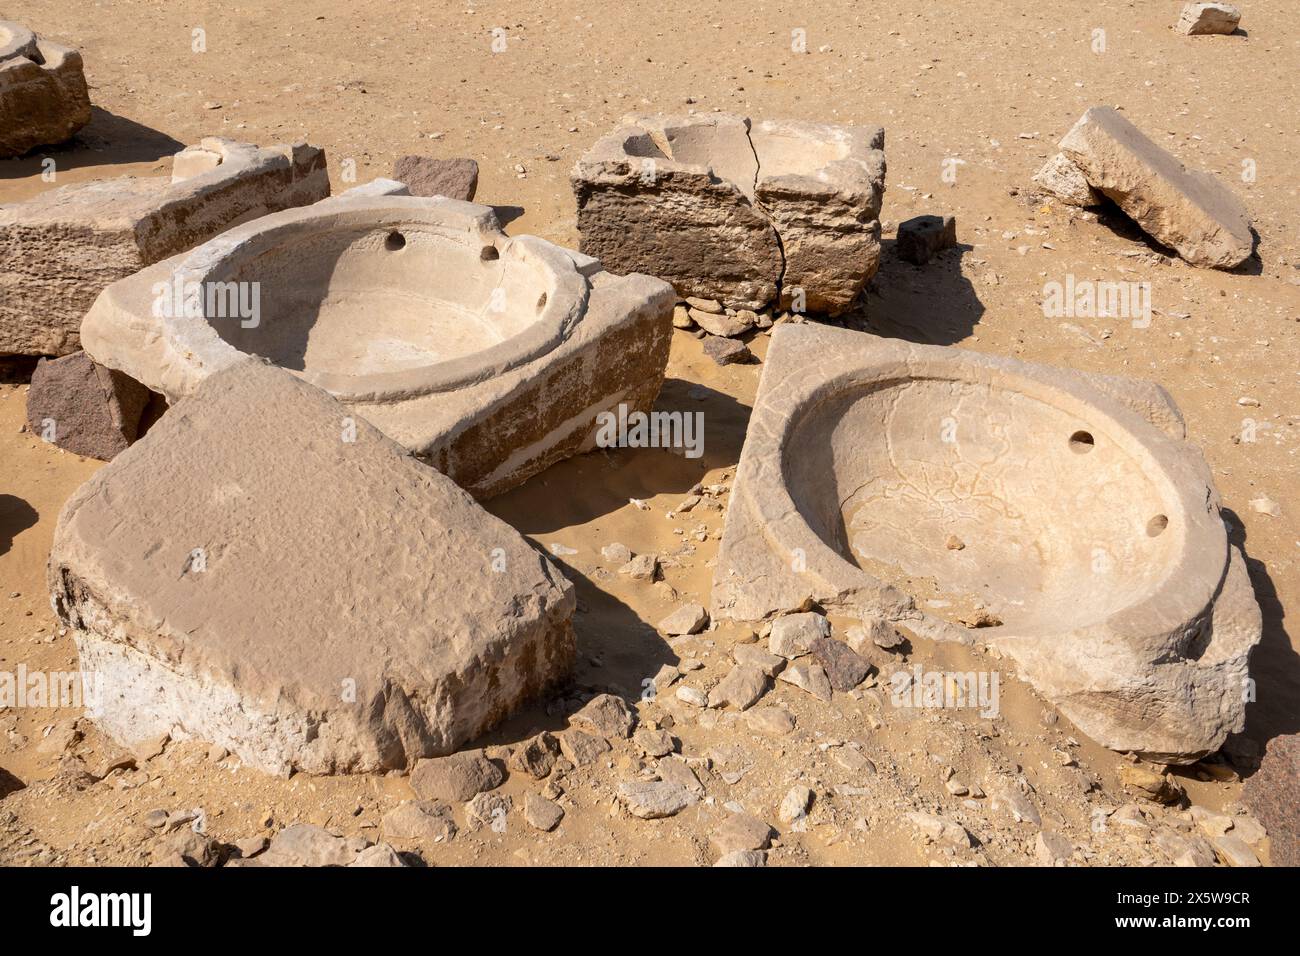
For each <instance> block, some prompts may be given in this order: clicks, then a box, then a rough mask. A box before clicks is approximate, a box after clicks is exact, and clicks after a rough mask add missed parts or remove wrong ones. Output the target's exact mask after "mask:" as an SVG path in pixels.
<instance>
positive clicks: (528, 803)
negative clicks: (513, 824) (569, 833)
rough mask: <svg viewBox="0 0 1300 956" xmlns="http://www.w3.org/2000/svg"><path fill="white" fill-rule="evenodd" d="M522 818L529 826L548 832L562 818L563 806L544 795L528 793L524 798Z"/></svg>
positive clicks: (557, 824)
mask: <svg viewBox="0 0 1300 956" xmlns="http://www.w3.org/2000/svg"><path fill="white" fill-rule="evenodd" d="M524 819H525V820H527V821H528V825H529V826H530V827H533V828H534V829H536V830H543V831H546V832H548V833H549V832H550V831H551V830H554V829H555V828H556V827H557V826H559V825H560V821H561V820H563V819H564V808H563V807H561V806H560V805H559V804H558V803H552V802H551V801H550V800H547V799H546V798H545V797H540V796H538V795H537V794H535V793H530V794H529V795H528V796H527V797H525V798H524Z"/></svg>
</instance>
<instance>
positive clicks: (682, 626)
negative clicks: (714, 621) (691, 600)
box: [659, 604, 709, 637]
mask: <svg viewBox="0 0 1300 956" xmlns="http://www.w3.org/2000/svg"><path fill="white" fill-rule="evenodd" d="M708 624H709V612H708V611H706V610H704V608H703V606H701V605H699V604H683V605H682V606H681V607H679V608H678V609H677V610H675V611H673V613H672V614H669V615H668V616H667V617H666V618H664V619H663V620H662V621H660V622H659V630H661V631H663V632H664V633H665V634H667V635H668V636H669V637H680V636H683V635H686V634H698V633H699V632H700V631H702V630H704V628H706V627H707V626H708Z"/></svg>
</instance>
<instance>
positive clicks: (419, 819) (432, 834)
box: [379, 800, 456, 843]
mask: <svg viewBox="0 0 1300 956" xmlns="http://www.w3.org/2000/svg"><path fill="white" fill-rule="evenodd" d="M379 825H380V827H381V828H382V829H383V831H384V836H386V837H387V838H388V839H390V840H418V841H420V842H422V843H444V842H446V841H447V840H450V839H452V838H453V837H454V836H455V835H456V821H455V818H454V817H453V816H452V813H451V807H449V806H447V805H446V804H438V803H432V802H430V801H428V800H407V801H405V802H403V803H400V804H398V805H397V806H396V807H394V808H393V809H392V810H389V811H388V812H387V813H385V814H384V816H383V819H382V820H380V821H379Z"/></svg>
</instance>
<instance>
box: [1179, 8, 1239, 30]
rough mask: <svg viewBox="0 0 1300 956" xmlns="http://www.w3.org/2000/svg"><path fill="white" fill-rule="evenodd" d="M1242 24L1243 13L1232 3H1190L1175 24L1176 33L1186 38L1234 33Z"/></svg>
mask: <svg viewBox="0 0 1300 956" xmlns="http://www.w3.org/2000/svg"><path fill="white" fill-rule="evenodd" d="M1240 22H1241V11H1240V10H1239V9H1237V8H1236V7H1234V6H1233V5H1232V4H1230V3H1189V4H1187V5H1186V6H1184V7H1183V10H1182V13H1180V14H1179V16H1178V22H1177V23H1175V24H1174V32H1175V33H1181V34H1183V35H1184V36H1202V35H1205V34H1212V33H1221V34H1228V33H1233V32H1234V31H1235V30H1236V29H1237V24H1238V23H1240Z"/></svg>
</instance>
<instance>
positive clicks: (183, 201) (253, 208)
mask: <svg viewBox="0 0 1300 956" xmlns="http://www.w3.org/2000/svg"><path fill="white" fill-rule="evenodd" d="M204 154H208V155H207V156H205V155H204ZM213 155H215V156H216V157H217V159H219V162H215V163H213V161H212V160H211V158H210V157H211V156H213ZM178 163H179V169H180V171H181V172H182V173H183V172H186V171H192V172H195V173H196V175H193V176H191V177H189V178H184V179H179V180H177V179H176V178H175V177H173V178H172V179H171V180H168V179H164V178H153V179H140V178H132V177H123V178H120V179H106V180H96V181H94V182H88V183H78V184H75V185H72V186H63V187H61V188H58V189H53V190H50V191H49V192H46V193H42V194H41V195H40V196H38V197H36V198H35V199H33V200H31V201H29V202H24V203H10V204H5V205H0V354H6V353H8V354H20V355H66V354H68V353H70V352H75V351H76V350H77V349H78V348H79V347H80V334H79V329H80V326H81V319H82V317H83V316H84V315H85V313H86V311H87V310H88V309H89V308H90V306H91V304H92V303H93V302H94V301H95V298H96V296H98V295H99V293H100V292H101V291H103V289H104V288H105V287H106V286H108V285H109V284H111V283H112V282H114V281H116V280H118V279H121V278H123V277H124V276H128V275H132V274H133V273H135V272H138V271H139V270H141V269H143V268H145V267H146V266H149V265H152V264H153V263H155V262H158V261H159V260H161V259H165V258H167V257H168V256H173V255H176V254H177V253H180V252H184V251H185V250H187V249H190V248H192V247H194V246H196V245H198V244H199V243H201V242H204V241H205V240H207V239H210V238H211V237H212V236H215V235H216V234H218V233H220V232H223V231H225V230H226V229H229V228H230V227H231V226H234V225H236V224H238V223H241V222H244V221H246V220H249V219H255V218H257V217H259V216H264V215H266V214H268V213H271V212H276V211H278V210H281V209H287V208H289V207H291V206H301V205H306V204H308V203H312V202H315V201H317V200H319V199H323V198H324V197H326V196H328V195H329V189H330V187H329V176H328V175H327V173H326V170H325V154H324V152H323V151H321V150H319V149H317V148H315V147H312V146H306V145H296V146H273V147H267V148H265V149H263V148H259V147H257V146H251V145H248V144H244V143H235V142H232V141H230V140H225V139H205V140H204V141H203V142H202V144H201V146H200V147H198V148H195V147H190V148H188V149H186V150H184V151H182V152H181V153H180V154H179V156H178Z"/></svg>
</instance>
